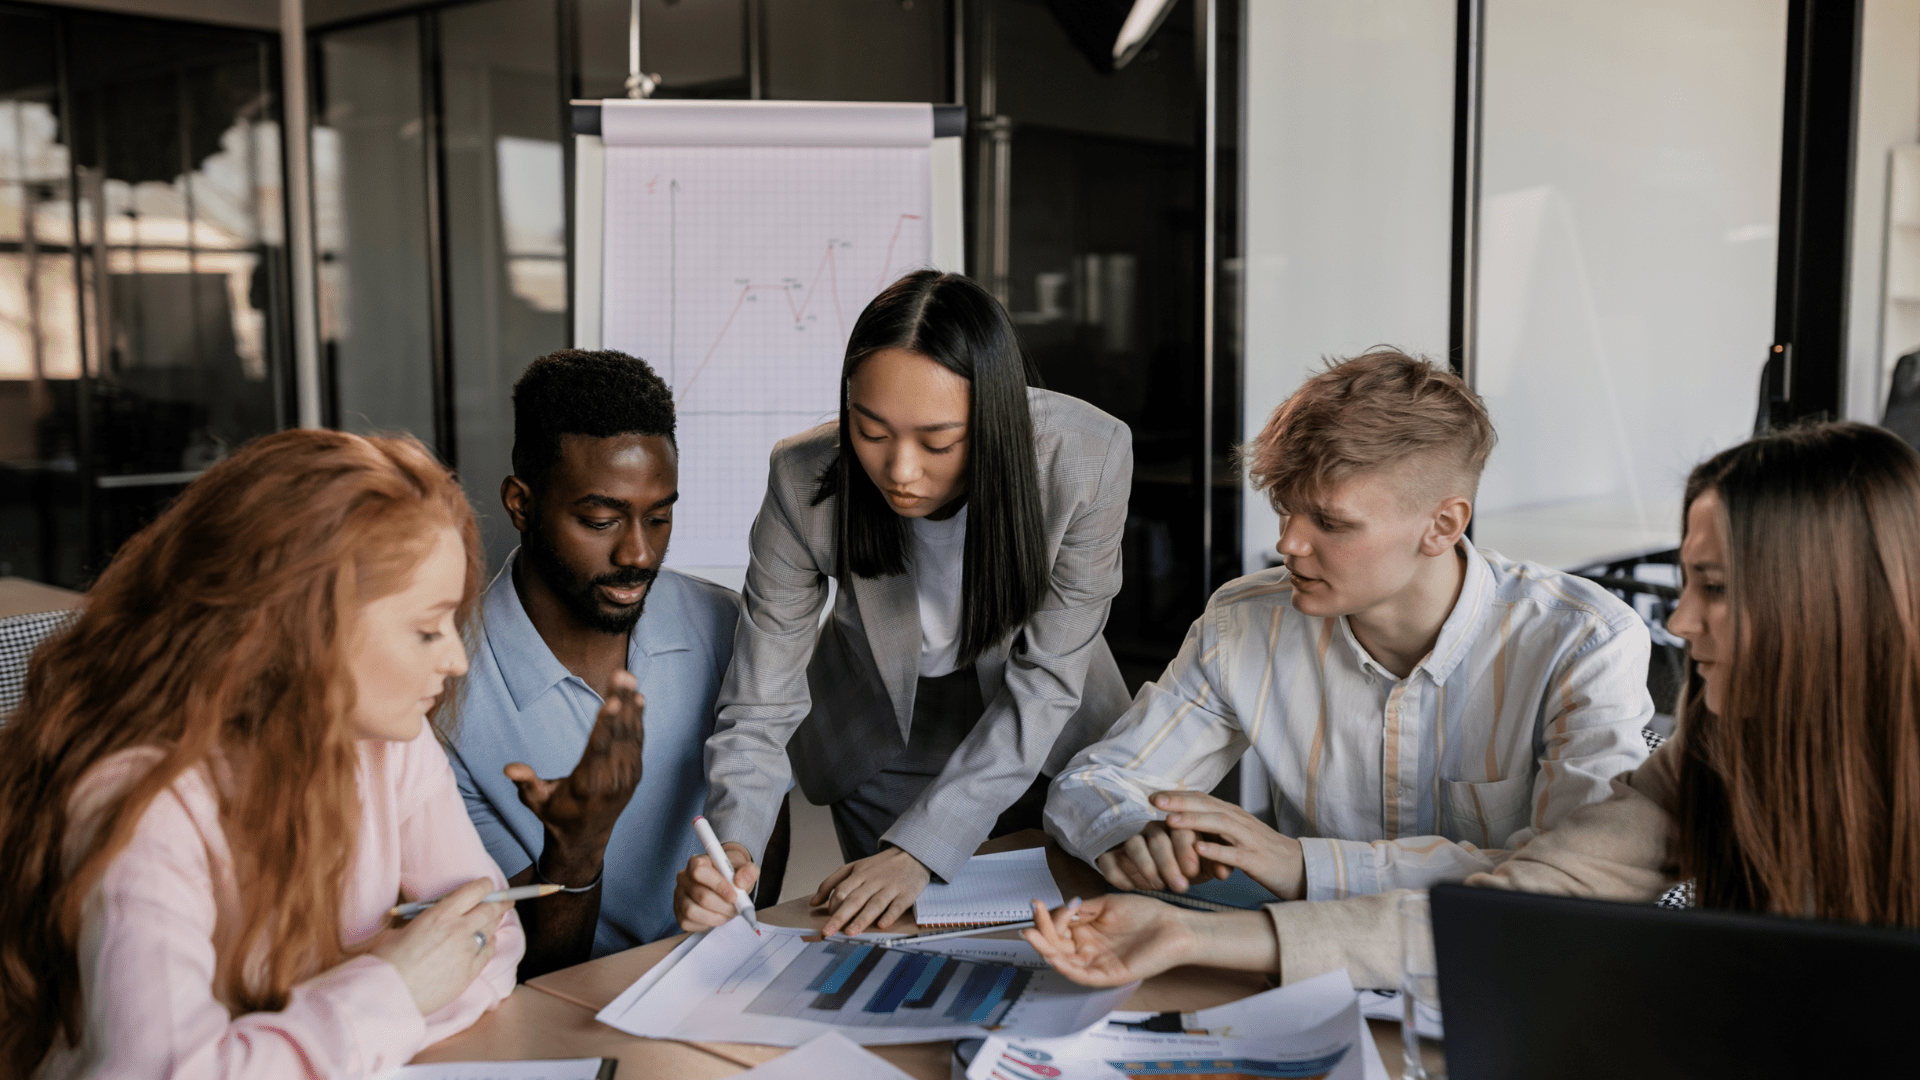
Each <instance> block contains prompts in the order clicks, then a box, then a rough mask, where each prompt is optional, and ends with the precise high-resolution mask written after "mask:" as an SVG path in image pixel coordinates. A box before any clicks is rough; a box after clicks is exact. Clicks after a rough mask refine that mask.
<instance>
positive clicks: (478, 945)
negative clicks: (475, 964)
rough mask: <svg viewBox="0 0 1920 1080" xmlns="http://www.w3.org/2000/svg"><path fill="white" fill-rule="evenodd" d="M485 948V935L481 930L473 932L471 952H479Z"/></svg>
mask: <svg viewBox="0 0 1920 1080" xmlns="http://www.w3.org/2000/svg"><path fill="white" fill-rule="evenodd" d="M486 947H487V935H486V932H485V931H483V930H475V931H474V932H473V951H474V952H480V951H481V950H483V949H485V948H486Z"/></svg>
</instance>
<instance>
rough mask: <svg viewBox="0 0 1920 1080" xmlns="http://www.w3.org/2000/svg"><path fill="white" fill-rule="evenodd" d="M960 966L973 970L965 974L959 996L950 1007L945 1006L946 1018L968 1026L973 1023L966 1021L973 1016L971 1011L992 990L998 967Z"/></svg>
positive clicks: (977, 1006) (998, 971)
mask: <svg viewBox="0 0 1920 1080" xmlns="http://www.w3.org/2000/svg"><path fill="white" fill-rule="evenodd" d="M961 966H962V967H971V968H972V969H973V970H972V971H969V972H967V981H966V982H964V983H961V984H960V996H959V997H957V998H954V999H953V1004H952V1005H949V1006H947V1011H946V1017H947V1019H949V1020H957V1021H959V1022H960V1023H962V1024H970V1023H972V1022H973V1021H971V1020H968V1019H967V1017H969V1016H972V1015H973V1010H975V1009H977V1008H979V1007H980V1003H981V1002H982V1001H985V1000H986V997H987V991H988V990H991V989H993V980H994V979H996V978H998V977H999V975H1000V965H998V964H995V965H993V966H991V967H989V966H987V965H985V964H963V965H961Z"/></svg>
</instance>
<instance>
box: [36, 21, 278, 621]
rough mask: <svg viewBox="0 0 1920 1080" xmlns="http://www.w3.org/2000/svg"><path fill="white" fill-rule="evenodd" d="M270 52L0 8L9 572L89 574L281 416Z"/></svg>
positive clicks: (78, 578)
mask: <svg viewBox="0 0 1920 1080" xmlns="http://www.w3.org/2000/svg"><path fill="white" fill-rule="evenodd" d="M56 26H57V29H58V31H59V32H58V33H56ZM268 57H269V54H268V51H267V39H265V38H264V37H263V36H261V35H257V34H249V33H244V32H238V31H222V30H215V29H207V28H198V27H188V26H183V25H179V24H162V23H153V22H149V21H146V20H136V19H124V18H115V17H111V16H96V15H90V14H76V13H66V12H59V13H52V14H50V15H49V16H47V17H44V18H43V17H38V16H34V15H20V14H13V13H8V14H4V15H0V410H3V411H4V415H3V416H0V442H4V448H3V449H0V462H4V464H0V520H4V521H5V522H6V528H5V529H4V530H0V536H4V539H0V573H15V574H20V575H23V576H28V577H34V578H38V579H40V580H43V581H48V582H52V583H55V584H60V585H67V586H79V585H83V584H84V583H85V582H86V581H87V580H88V579H89V578H90V577H91V576H92V575H93V574H94V573H96V572H97V571H98V570H99V568H100V566H101V565H102V564H103V563H104V560H105V558H106V557H107V556H108V555H109V554H110V553H111V552H112V551H113V550H114V549H115V548H116V547H118V546H119V544H120V542H121V541H122V540H124V539H125V538H126V537H127V536H129V535H131V534H132V533H133V532H134V531H135V530H137V529H138V528H139V527H140V526H141V525H143V524H145V523H146V522H147V521H149V520H151V519H152V517H153V516H154V515H155V514H156V513H158V511H159V510H160V508H161V507H163V506H164V505H165V504H166V502H167V500H169V499H170V498H172V497H173V495H174V494H176V493H177V492H178V491H179V490H180V488H181V487H182V486H183V485H185V484H186V483H187V482H188V481H190V480H191V479H192V478H193V477H195V476H197V475H199V473H200V472H201V471H203V470H204V469H205V468H206V467H207V466H208V465H210V464H212V463H213V462H215V461H217V460H219V459H220V458H222V457H224V456H225V455H226V454H227V453H228V452H229V451H231V450H232V448H233V447H235V446H237V445H238V444H240V443H241V442H243V441H245V440H246V439H248V438H251V437H253V436H254V435H257V434H261V433H263V432H268V431H273V430H275V429H276V428H278V427H279V426H281V423H282V419H283V417H284V414H285V407H286V404H287V403H286V390H285V387H286V381H285V379H284V377H283V363H284V356H285V352H286V350H285V347H284V341H285V333H286V328H285V321H284V319H283V316H282V313H283V312H284V311H285V308H286V304H285V299H284V298H285V295H286V292H285V289H286V285H285V260H284V254H283V251H282V247H283V240H282V231H283V223H284V216H283V213H282V210H281V206H280V183H279V176H280V145H279V127H278V118H277V105H276V102H275V96H274V94H273V93H272V89H271V88H272V81H271V79H270V77H269V70H268ZM61 75H64V81H63V80H62V79H61V78H59V77H58V76H61Z"/></svg>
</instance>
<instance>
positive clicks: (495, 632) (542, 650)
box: [480, 548, 693, 711]
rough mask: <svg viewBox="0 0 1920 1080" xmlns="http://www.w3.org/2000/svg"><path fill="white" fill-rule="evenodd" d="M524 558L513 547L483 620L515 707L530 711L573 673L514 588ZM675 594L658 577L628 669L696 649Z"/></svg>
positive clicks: (631, 642)
mask: <svg viewBox="0 0 1920 1080" xmlns="http://www.w3.org/2000/svg"><path fill="white" fill-rule="evenodd" d="M519 557H520V549H519V548H515V549H513V552H512V553H511V554H509V555H508V556H507V560H506V565H505V566H503V567H501V569H500V573H499V574H497V575H496V576H495V577H494V579H493V584H491V585H489V586H487V593H486V597H485V598H484V599H483V600H482V602H481V616H480V617H481V621H482V623H483V624H484V626H485V627H486V632H487V648H488V649H490V650H491V651H492V653H493V662H494V666H496V667H498V668H499V669H500V679H501V681H502V682H504V683H506V685H507V693H509V694H511V695H512V696H513V703H514V705H515V707H517V708H519V709H521V710H522V711H525V710H526V709H527V708H529V707H531V706H532V705H533V703H534V702H535V701H538V700H539V699H540V697H541V695H543V694H545V693H546V692H547V691H548V690H551V689H553V687H554V685H555V684H557V683H561V682H564V681H566V680H567V679H571V678H573V677H574V675H573V673H572V672H571V671H568V670H567V666H566V665H565V664H562V663H561V662H560V661H559V659H558V658H556V657H555V656H554V655H553V650H552V649H549V648H548V647H547V642H546V639H545V638H542V637H541V636H540V631H539V630H537V629H535V628H534V625H533V620H532V619H531V618H529V617H528V615H527V609H526V606H525V605H523V604H522V603H521V602H520V591H519V590H518V589H516V588H514V586H513V568H514V565H515V564H516V563H517V562H518V561H519ZM662 586H665V587H664V588H663V587H662ZM676 593H677V590H676V589H675V588H674V586H673V585H672V584H669V583H668V578H667V573H666V572H665V571H663V572H662V573H661V575H660V576H659V577H658V578H655V579H654V583H653V587H652V588H650V589H648V590H647V609H646V614H645V615H643V616H641V618H640V621H639V622H638V623H635V624H634V628H633V633H632V634H630V635H629V636H628V638H627V670H629V671H633V672H636V673H638V672H639V671H640V670H641V669H643V668H644V667H646V664H645V662H644V661H643V659H642V657H653V656H658V655H660V654H661V653H669V652H685V651H687V650H689V649H691V648H692V647H693V645H692V642H690V641H689V640H688V638H687V634H686V625H685V624H686V620H685V619H682V618H679V617H678V615H679V611H678V610H677V609H678V607H679V604H678V603H677V599H678V597H677V595H676Z"/></svg>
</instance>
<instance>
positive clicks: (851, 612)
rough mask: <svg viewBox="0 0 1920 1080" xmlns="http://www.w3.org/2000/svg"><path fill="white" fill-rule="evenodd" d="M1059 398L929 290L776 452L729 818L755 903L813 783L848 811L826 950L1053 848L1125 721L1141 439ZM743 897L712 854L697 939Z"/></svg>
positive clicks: (731, 675)
mask: <svg viewBox="0 0 1920 1080" xmlns="http://www.w3.org/2000/svg"><path fill="white" fill-rule="evenodd" d="M1039 382H1040V380H1039V378H1038V375H1037V373H1036V372H1035V370H1034V368H1033V367H1032V364H1031V363H1030V361H1029V360H1028V359H1027V357H1026V355H1025V353H1024V352H1023V350H1022V349H1021V348H1020V344H1019V340H1018V338H1017V337H1016V336H1015V333H1014V329H1013V325H1012V322H1011V320H1009V319H1008V317H1007V314H1006V312H1005V310H1004V309H1002V308H1001V306H1000V304H999V302H998V301H996V300H995V299H994V298H993V297H992V295H991V294H989V293H987V292H986V291H985V290H984V289H982V288H980V286H978V285H976V284H974V283H973V282H972V281H969V280H968V279H967V278H964V277H961V276H959V275H956V274H942V273H938V272H935V271H931V270H924V271H919V272H916V273H913V274H909V275H908V276H906V277H905V278H902V279H901V280H899V281H898V282H895V283H894V284H893V285H892V286H890V287H889V288H888V289H887V290H886V291H885V292H883V293H881V294H880V296H878V297H877V298H875V299H874V301H873V302H872V303H871V304H869V305H868V307H867V309H866V311H865V312H863V313H862V314H861V316H860V319H859V321H858V322H857V323H856V324H855V326H854V329H853V332H852V335H851V336H850V339H849V341H848V343H847V352H846V361H845V364H844V366H843V368H842V372H841V380H840V385H841V404H840V419H839V421H838V422H837V423H829V424H824V425H822V426H820V427H817V428H814V429H813V430H811V431H808V432H804V433H802V434H800V435H797V436H794V437H793V438H790V439H787V440H786V441H784V442H782V443H780V444H779V445H778V446H777V447H775V448H774V451H773V457H772V463H771V468H770V471H769V476H768V482H767V495H766V500H765V502H764V503H763V504H762V507H761V510H760V515H759V517H758V518H757V519H756V520H755V522H754V526H753V533H752V541H751V556H750V560H751V561H750V566H749V568H748V571H747V579H746V587H745V590H744V591H745V599H746V611H745V617H744V618H743V619H741V621H740V626H739V629H738V630H737V631H736V634H735V638H734V653H733V662H732V666H731V667H730V669H729V671H728V673H727V678H726V682H725V684H724V686H723V687H722V689H721V691H720V698H719V718H718V723H717V727H716V730H715V733H714V735H713V736H712V738H711V739H710V740H709V741H708V743H707V765H708V773H709V777H708V779H709V784H710V791H709V795H708V812H707V816H708V817H709V818H710V819H711V820H712V822H713V825H714V827H715V829H716V831H717V832H718V834H719V836H720V838H721V839H722V840H723V841H727V842H728V843H727V845H726V846H727V849H728V854H729V857H730V858H731V859H732V860H733V863H734V867H733V875H732V876H733V880H734V883H735V884H737V885H739V886H740V887H742V888H747V887H751V885H752V884H753V882H754V881H755V880H757V878H758V875H759V869H758V867H757V866H756V865H755V860H757V859H758V857H759V855H760V853H761V851H762V848H763V845H764V844H765V842H766V839H767V836H768V834H769V832H770V831H771V829H772V827H773V823H774V818H775V815H776V814H777V812H778V810H779V807H780V804H781V800H782V799H783V798H784V797H785V795H786V793H787V788H788V785H789V780H790V778H791V779H797V780H798V782H799V786H800V789H801V791H802V792H803V793H804V794H805V795H806V796H807V798H808V799H810V800H811V801H813V802H814V803H815V804H825V805H829V806H831V807H832V810H833V820H834V828H835V832H836V833H837V834H838V837H839V840H840V849H841V853H842V855H843V856H844V857H845V859H846V860H847V863H846V865H845V866H842V867H841V868H840V869H839V870H838V871H836V872H835V873H834V874H832V875H831V876H829V877H828V878H827V879H826V880H825V881H824V882H823V883H822V884H821V886H820V889H819V891H818V892H817V893H816V894H815V895H814V898H813V899H814V902H815V904H816V905H824V906H826V907H827V908H828V909H830V914H829V916H828V922H827V927H826V928H827V930H828V931H829V932H834V931H845V932H848V933H858V932H860V931H862V930H864V929H866V928H867V927H869V926H878V927H882V928H884V927H887V926H889V925H891V924H892V922H893V920H894V919H895V918H897V917H898V916H899V915H900V914H901V913H902V912H904V911H905V910H906V909H907V907H909V906H910V905H911V904H912V903H913V902H914V900H915V899H916V898H917V897H918V896H919V894H920V892H921V890H922V889H923V888H924V887H925V886H926V885H927V884H928V882H929V881H930V880H931V879H932V878H934V877H938V878H940V879H942V880H947V881H950V880H952V879H953V877H954V875H955V874H957V873H958V872H959V870H960V868H961V867H962V866H964V865H965V863H966V861H967V859H968V857H970V856H971V855H972V854H973V851H974V849H975V847H977V846H978V845H979V843H980V842H981V841H983V840H985V839H987V838H988V837H990V836H995V835H1001V834H1003V833H1006V832H1011V831H1015V830H1018V829H1022V828H1030V827H1038V826H1039V823H1040V809H1041V805H1042V803H1043V802H1044V800H1045V796H1046V790H1047V784H1048V782H1049V780H1050V779H1051V777H1052V774H1053V773H1055V772H1056V771H1058V769H1059V768H1060V767H1061V766H1062V765H1063V764H1064V763H1065V762H1066V761H1067V760H1068V759H1069V758H1070V757H1072V756H1073V754H1074V753H1075V752H1076V751H1077V750H1078V749H1079V748H1081V747H1082V746H1085V745H1086V744H1087V743H1088V742H1090V741H1092V740H1094V739H1097V738H1098V737H1099V736H1100V735H1101V734H1102V733H1103V732H1104V731H1105V730H1106V729H1107V727H1108V726H1109V725H1111V723H1112V721H1113V719H1114V718H1115V717H1117V716H1119V715H1120V713H1121V712H1123V711H1124V710H1125V708H1126V706H1127V704H1128V695H1127V693H1126V689H1125V685H1124V684H1123V683H1122V682H1121V680H1120V673H1119V669H1118V668H1117V667H1116V665H1115V664H1114V661H1113V656H1112V653H1110V652H1109V651H1108V649H1107V645H1106V642H1105V639H1104V638H1102V636H1101V630H1102V629H1103V627H1104V626H1105V624H1106V618H1107V609H1108V605H1109V603H1110V602H1111V601H1112V599H1113V596H1114V593H1115V592H1117V591H1118V589H1119V586H1120V536H1121V531H1122V527H1123V526H1124V524H1125V522H1126V515H1127V498H1128V494H1129V489H1130V487H1131V484H1132V472H1133V450H1132V442H1131V435H1130V433H1129V432H1128V430H1127V427H1126V425H1125V424H1122V423H1121V422H1120V421H1118V420H1116V419H1114V418H1113V417H1111V416H1108V415H1107V414H1105V413H1103V412H1101V411H1100V410H1098V409H1096V408H1094V407H1093V406H1091V405H1088V404H1086V403H1084V402H1081V401H1079V400H1076V399H1074V398H1070V397H1066V396H1064V395H1060V394H1055V393H1050V392H1049V391H1047V390H1044V389H1042V388H1041V387H1040V385H1039ZM829 580H832V581H835V582H837V583H838V586H839V587H838V591H837V593H836V594H835V595H834V598H833V611H832V614H831V617H829V618H828V619H826V621H825V623H824V625H823V624H822V622H821V618H820V616H821V612H822V610H823V609H824V608H825V606H826V605H827V603H828V595H829V590H828V582H829ZM789 762H791V767H790V766H789ZM723 893H724V894H728V895H724V896H723V895H722V894H723ZM730 894H731V889H729V888H727V882H726V880H725V878H723V877H722V875H721V873H720V872H719V871H718V870H716V869H715V868H714V867H713V866H712V864H711V862H710V861H709V860H708V859H707V857H706V856H704V855H701V856H695V857H694V858H693V859H692V860H691V861H690V862H689V864H688V866H687V868H686V869H685V870H683V871H682V872H681V873H680V875H679V878H678V883H677V886H676V890H675V911H676V914H677V915H678V916H679V918H680V923H681V925H682V926H683V927H685V928H687V929H702V928H705V927H709V926H714V925H718V924H719V923H721V922H723V921H725V919H726V918H728V917H730V916H731V915H732V914H733V911H734V907H733V903H732V898H731V895H730Z"/></svg>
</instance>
